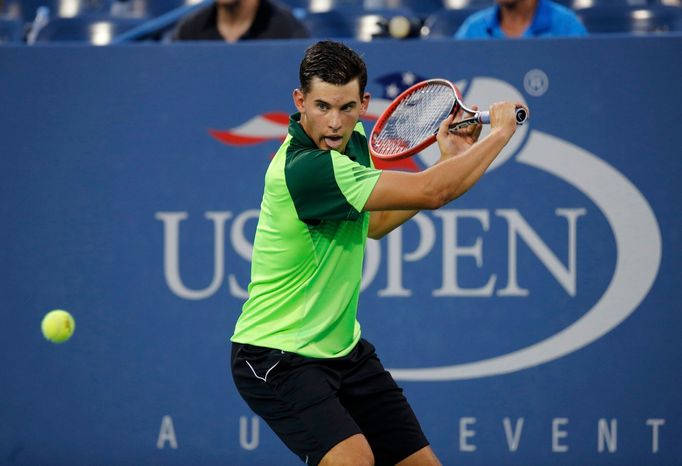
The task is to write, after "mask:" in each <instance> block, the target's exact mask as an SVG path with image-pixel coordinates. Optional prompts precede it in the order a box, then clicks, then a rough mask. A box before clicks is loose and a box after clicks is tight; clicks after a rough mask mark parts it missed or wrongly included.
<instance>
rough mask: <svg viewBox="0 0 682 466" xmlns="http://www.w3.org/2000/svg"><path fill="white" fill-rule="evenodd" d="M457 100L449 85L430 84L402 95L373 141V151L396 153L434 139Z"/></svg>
mask: <svg viewBox="0 0 682 466" xmlns="http://www.w3.org/2000/svg"><path fill="white" fill-rule="evenodd" d="M455 101H456V97H455V94H454V92H453V90H452V88H451V87H450V86H447V85H443V84H439V83H432V84H429V85H426V86H424V87H421V88H419V89H416V90H415V91H414V92H413V93H411V94H409V95H407V96H405V97H404V98H403V100H402V101H401V102H400V103H399V104H398V106H397V107H396V108H395V110H394V111H393V113H392V114H391V116H390V117H389V118H388V119H387V120H386V122H385V124H384V126H383V128H382V129H381V131H380V132H379V134H377V137H376V138H375V139H374V141H373V144H374V149H375V150H376V151H377V152H379V153H383V154H395V153H398V152H403V151H405V150H409V149H412V148H413V147H415V146H417V145H418V144H420V143H421V142H423V141H424V140H426V139H428V138H429V137H431V136H433V135H434V134H435V133H436V132H437V131H438V127H439V125H440V123H441V122H442V121H443V120H444V119H445V118H447V116H448V115H449V114H450V112H451V111H452V108H453V106H454V103H455Z"/></svg>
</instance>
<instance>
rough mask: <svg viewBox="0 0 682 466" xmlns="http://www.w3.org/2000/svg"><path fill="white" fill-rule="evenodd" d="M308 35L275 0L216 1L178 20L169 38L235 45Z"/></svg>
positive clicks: (290, 13)
mask: <svg viewBox="0 0 682 466" xmlns="http://www.w3.org/2000/svg"><path fill="white" fill-rule="evenodd" d="M308 36H309V34H308V31H307V30H306V28H305V26H304V25H303V24H302V23H301V22H300V21H299V20H298V19H296V18H295V17H294V15H293V14H292V12H291V10H289V9H288V8H287V7H286V6H284V5H281V4H279V3H277V1H276V0H216V1H215V3H213V4H212V5H209V6H207V7H206V8H201V9H200V10H198V11H196V12H194V13H192V14H191V15H189V16H187V17H186V18H184V19H183V20H182V21H180V23H179V24H178V26H177V27H176V29H175V31H174V32H173V36H172V38H173V40H224V41H227V42H236V41H238V40H253V39H294V38H301V37H308Z"/></svg>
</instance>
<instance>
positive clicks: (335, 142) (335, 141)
mask: <svg viewBox="0 0 682 466" xmlns="http://www.w3.org/2000/svg"><path fill="white" fill-rule="evenodd" d="M322 140H323V141H324V143H325V145H326V146H327V147H329V148H330V149H338V148H339V147H341V143H342V142H343V138H342V137H341V136H324V137H323V138H322Z"/></svg>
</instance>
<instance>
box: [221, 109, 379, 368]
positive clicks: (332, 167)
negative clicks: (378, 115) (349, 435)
mask: <svg viewBox="0 0 682 466" xmlns="http://www.w3.org/2000/svg"><path fill="white" fill-rule="evenodd" d="M299 119H300V114H294V115H292V116H291V118H290V120H289V134H288V135H287V138H286V139H285V140H284V143H283V144H282V146H281V147H280V148H279V150H278V151H277V153H276V154H275V157H274V158H273V159H272V161H271V162H270V166H269V167H268V170H267V173H266V175H265V190H264V193H263V200H262V203H261V211H260V217H259V219H258V226H257V228H256V237H255V240H254V244H253V256H252V264H251V283H250V284H249V289H248V291H249V298H248V300H247V301H246V303H245V304H244V306H243V309H242V313H241V315H240V316H239V320H238V321H237V325H236V328H235V332H234V335H233V336H232V341H234V342H237V343H248V344H252V345H257V346H264V347H268V348H277V349H281V350H284V351H289V352H294V353H298V354H300V355H303V356H307V357H313V358H334V357H340V356H344V355H346V354H348V353H349V352H350V351H351V350H352V349H353V347H354V346H355V344H356V343H357V342H358V340H359V339H360V324H359V323H358V321H357V307H358V297H359V294H360V282H361V278H362V260H363V256H364V251H365V242H366V239H367V230H368V228H369V213H367V212H362V209H363V207H364V205H365V203H366V202H367V199H368V198H369V195H370V194H371V192H372V189H374V185H375V184H376V182H377V180H378V179H379V175H380V174H381V171H380V170H376V169H375V168H374V167H373V164H372V161H371V157H370V156H369V151H368V148H367V138H366V136H365V132H364V129H363V127H362V124H361V123H359V122H358V124H357V125H356V127H355V129H354V131H353V135H352V136H351V138H350V140H349V142H348V145H347V146H346V154H341V153H339V152H337V151H334V150H321V149H319V148H318V147H317V146H316V145H315V143H314V142H313V141H312V140H311V139H310V138H309V137H308V135H307V134H306V133H305V131H304V130H303V128H302V127H301V125H300V124H299V122H298V121H299Z"/></svg>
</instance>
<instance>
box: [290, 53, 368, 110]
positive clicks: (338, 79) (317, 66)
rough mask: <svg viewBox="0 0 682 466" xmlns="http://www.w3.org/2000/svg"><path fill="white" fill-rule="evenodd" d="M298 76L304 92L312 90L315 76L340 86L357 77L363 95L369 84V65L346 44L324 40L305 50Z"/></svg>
mask: <svg viewBox="0 0 682 466" xmlns="http://www.w3.org/2000/svg"><path fill="white" fill-rule="evenodd" d="M298 77H299V80H300V82H301V91H303V93H304V94H307V93H308V92H309V91H310V83H311V81H312V80H313V78H315V77H318V78H320V79H321V80H322V81H324V82H326V83H329V84H336V85H339V86H342V85H344V84H348V83H349V82H351V81H352V80H353V79H356V78H357V79H358V83H359V84H360V97H362V96H363V94H364V93H365V86H366V85H367V67H366V66H365V62H364V61H363V60H362V58H360V55H358V54H357V53H356V52H355V51H353V50H351V49H350V48H348V47H347V46H345V45H344V44H341V43H339V42H333V41H329V40H324V41H320V42H318V43H316V44H313V45H311V46H310V47H308V49H307V50H306V51H305V55H304V56H303V60H301V67H300V69H299V73H298Z"/></svg>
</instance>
